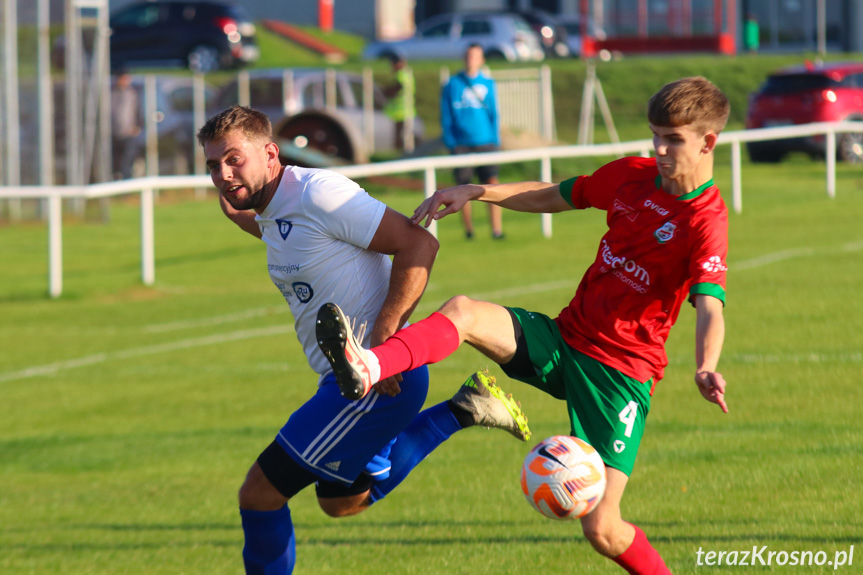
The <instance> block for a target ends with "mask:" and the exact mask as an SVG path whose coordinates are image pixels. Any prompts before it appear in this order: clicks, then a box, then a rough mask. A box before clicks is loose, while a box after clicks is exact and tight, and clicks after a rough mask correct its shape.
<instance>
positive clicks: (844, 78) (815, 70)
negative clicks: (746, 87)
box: [746, 62, 863, 162]
mask: <svg viewBox="0 0 863 575" xmlns="http://www.w3.org/2000/svg"><path fill="white" fill-rule="evenodd" d="M846 120H848V121H854V120H863V63H858V62H852V63H826V64H824V65H822V66H814V65H812V64H807V65H805V66H795V67H792V68H786V69H783V70H779V71H777V72H775V73H773V74H771V75H770V76H769V77H768V78H767V81H766V82H764V84H763V85H762V86H761V88H760V89H759V90H758V91H757V92H755V93H754V94H752V95H750V97H749V110H748V112H747V117H746V127H747V128H769V127H773V126H784V125H791V124H808V123H810V122H840V121H846ZM746 147H747V150H748V151H749V158H750V159H751V160H752V161H753V162H778V161H780V160H782V158H783V156H785V154H786V153H788V152H805V153H807V154H810V155H811V156H813V157H822V158H823V157H824V154H825V149H826V143H825V138H824V136H811V137H805V138H787V139H782V140H770V141H764V142H748V143H747V144H746ZM836 150H837V156H838V159H840V160H844V161H847V162H860V161H863V134H860V133H844V134H838V135H837V145H836Z"/></svg>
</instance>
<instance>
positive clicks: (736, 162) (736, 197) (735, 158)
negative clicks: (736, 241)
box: [731, 140, 743, 214]
mask: <svg viewBox="0 0 863 575" xmlns="http://www.w3.org/2000/svg"><path fill="white" fill-rule="evenodd" d="M731 196H732V201H731V205H732V206H733V207H734V212H735V213H738V214H739V213H740V212H741V211H743V174H742V170H741V168H740V140H735V141H734V142H733V143H732V144H731Z"/></svg>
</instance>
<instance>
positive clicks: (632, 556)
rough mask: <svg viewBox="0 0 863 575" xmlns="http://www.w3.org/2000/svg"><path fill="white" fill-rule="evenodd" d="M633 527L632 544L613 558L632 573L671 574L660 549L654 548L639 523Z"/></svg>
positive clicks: (633, 574) (649, 574) (636, 574)
mask: <svg viewBox="0 0 863 575" xmlns="http://www.w3.org/2000/svg"><path fill="white" fill-rule="evenodd" d="M633 527H635V539H633V540H632V544H631V545H630V546H629V547H627V549H626V551H624V552H623V553H621V554H620V555H618V556H617V557H612V560H613V561H614V562H615V563H617V564H618V565H620V566H621V567H623V568H624V569H626V572H627V573H629V574H630V575H671V571H669V570H668V567H666V566H665V561H663V560H662V557H660V555H659V551H657V550H656V549H654V548H653V546H652V545H651V544H650V542H649V541H648V540H647V536H646V535H645V534H644V531H642V530H641V529H639V528H638V526H637V525H633Z"/></svg>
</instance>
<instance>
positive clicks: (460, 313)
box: [439, 295, 476, 331]
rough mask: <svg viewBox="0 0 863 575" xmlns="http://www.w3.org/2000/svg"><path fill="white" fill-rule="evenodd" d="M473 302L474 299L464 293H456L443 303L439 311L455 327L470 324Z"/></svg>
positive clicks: (472, 315)
mask: <svg viewBox="0 0 863 575" xmlns="http://www.w3.org/2000/svg"><path fill="white" fill-rule="evenodd" d="M475 303H476V302H475V301H474V300H472V299H470V298H469V297H467V296H466V295H457V296H455V297H454V298H451V299H449V300H448V301H447V302H446V303H445V304H443V305H442V306H441V308H440V310H439V311H440V313H442V314H444V315H445V316H447V318H449V320H450V321H451V322H453V323H454V324H455V325H456V327H459V326H470V325H471V324H472V323H473V318H474V312H473V305H474V304H475ZM459 331H461V330H459Z"/></svg>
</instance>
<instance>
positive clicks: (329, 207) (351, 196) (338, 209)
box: [303, 171, 386, 249]
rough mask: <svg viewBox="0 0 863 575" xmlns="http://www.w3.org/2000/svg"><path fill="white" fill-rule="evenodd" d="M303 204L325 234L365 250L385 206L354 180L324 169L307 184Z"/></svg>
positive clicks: (381, 217) (378, 223)
mask: <svg viewBox="0 0 863 575" xmlns="http://www.w3.org/2000/svg"><path fill="white" fill-rule="evenodd" d="M303 207H304V209H305V211H306V213H307V214H308V216H309V218H310V219H311V220H313V221H314V222H315V223H316V224H317V225H318V226H319V228H320V229H321V230H323V231H324V233H326V234H328V235H330V236H332V237H334V238H336V239H338V240H342V241H344V242H347V243H349V244H353V245H355V246H357V247H360V248H363V249H366V248H368V247H369V244H370V243H371V241H372V238H373V237H374V235H375V232H377V230H378V226H379V225H380V223H381V220H382V219H383V217H384V212H385V211H386V205H385V204H384V203H383V202H381V201H379V200H376V199H375V198H373V197H371V196H370V195H369V194H368V193H366V191H365V190H363V189H362V188H361V187H360V186H359V185H358V184H357V183H356V182H354V181H353V180H351V179H349V178H346V177H345V176H342V175H341V174H337V173H335V172H329V171H321V172H319V173H318V174H316V175H315V176H314V177H312V178H311V179H310V180H309V181H308V183H307V184H306V189H305V190H304V192H303Z"/></svg>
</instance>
